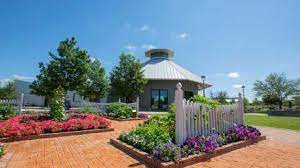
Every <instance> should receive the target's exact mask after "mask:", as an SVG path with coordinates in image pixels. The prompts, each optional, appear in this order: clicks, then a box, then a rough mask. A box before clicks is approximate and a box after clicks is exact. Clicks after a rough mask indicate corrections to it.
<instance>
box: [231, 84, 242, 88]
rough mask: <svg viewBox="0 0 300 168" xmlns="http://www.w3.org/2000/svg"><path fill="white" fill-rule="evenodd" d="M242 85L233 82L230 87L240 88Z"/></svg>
mask: <svg viewBox="0 0 300 168" xmlns="http://www.w3.org/2000/svg"><path fill="white" fill-rule="evenodd" d="M242 86H243V85H240V84H235V85H232V87H233V88H234V89H241V88H242Z"/></svg>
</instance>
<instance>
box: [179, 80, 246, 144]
mask: <svg viewBox="0 0 300 168" xmlns="http://www.w3.org/2000/svg"><path fill="white" fill-rule="evenodd" d="M176 87H177V89H176V91H175V104H176V143H177V144H182V143H183V142H184V141H185V140H186V139H187V138H189V137H194V136H197V135H210V134H212V133H215V132H224V131H226V130H228V129H229V128H231V127H232V126H233V125H234V124H237V125H239V124H243V123H244V121H243V113H244V108H243V99H242V96H241V94H239V101H238V103H236V104H232V105H223V106H220V107H217V108H214V107H210V106H207V105H203V104H200V103H197V102H193V101H187V100H185V99H183V91H182V89H181V88H182V85H181V83H178V84H177V85H176Z"/></svg>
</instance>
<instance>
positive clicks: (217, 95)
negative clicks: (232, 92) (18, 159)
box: [210, 91, 229, 104]
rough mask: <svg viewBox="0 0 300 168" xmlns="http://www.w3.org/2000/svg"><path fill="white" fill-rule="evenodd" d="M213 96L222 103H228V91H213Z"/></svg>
mask: <svg viewBox="0 0 300 168" xmlns="http://www.w3.org/2000/svg"><path fill="white" fill-rule="evenodd" d="M210 94H211V98H212V99H214V100H217V101H218V102H219V103H221V104H228V102H227V99H228V97H229V96H228V93H227V92H226V91H218V92H216V93H213V92H211V93H210Z"/></svg>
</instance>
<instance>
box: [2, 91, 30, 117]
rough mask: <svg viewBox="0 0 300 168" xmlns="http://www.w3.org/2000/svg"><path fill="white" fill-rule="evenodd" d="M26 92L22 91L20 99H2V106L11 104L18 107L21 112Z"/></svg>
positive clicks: (17, 109) (18, 112)
mask: <svg viewBox="0 0 300 168" xmlns="http://www.w3.org/2000/svg"><path fill="white" fill-rule="evenodd" d="M23 100H24V94H23V93H22V94H21V95H20V97H19V98H18V99H10V100H0V106H10V107H14V108H16V111H17V114H21V112H22V108H23Z"/></svg>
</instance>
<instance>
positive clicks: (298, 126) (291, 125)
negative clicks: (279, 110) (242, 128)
mask: <svg viewBox="0 0 300 168" xmlns="http://www.w3.org/2000/svg"><path fill="white" fill-rule="evenodd" d="M245 122H246V124H247V125H257V126H267V127H275V128H286V129H292V130H300V117H285V116H267V115H265V116H264V115H245Z"/></svg>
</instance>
